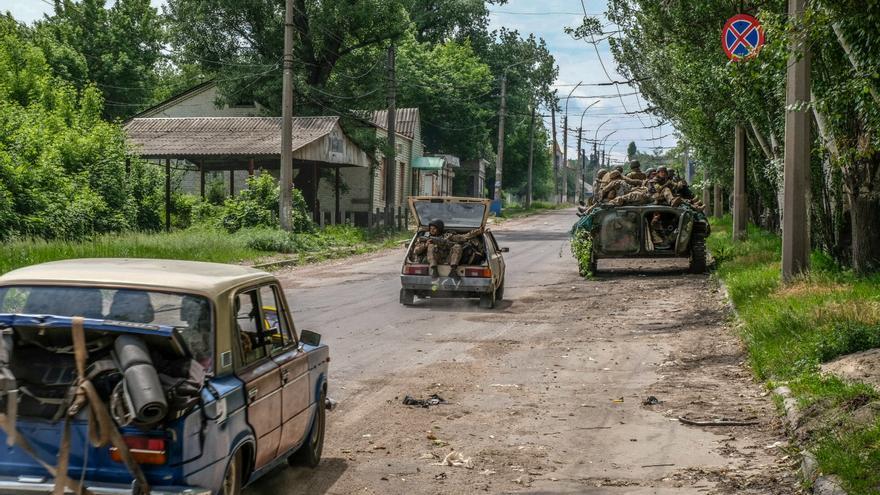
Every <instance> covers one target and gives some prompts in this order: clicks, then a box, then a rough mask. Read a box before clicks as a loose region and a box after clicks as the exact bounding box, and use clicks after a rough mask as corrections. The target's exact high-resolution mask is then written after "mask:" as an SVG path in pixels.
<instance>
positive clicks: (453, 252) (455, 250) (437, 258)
mask: <svg viewBox="0 0 880 495" xmlns="http://www.w3.org/2000/svg"><path fill="white" fill-rule="evenodd" d="M482 233H483V229H474V230H472V231H470V232H467V233H465V234H456V233H454V232H444V233H442V234H440V236H439V237H440V238H441V239H443V240H444V241H446V242H443V241H434V242H431V243H428V242H427V239H426V238H422V239H425V241H421V239H420V242H418V243H417V244H416V246H415V247H414V248H413V255H415V256H416V257H418V256H421V255H422V254H427V257H428V264H429V265H431V266H432V267H435V266H437V265H442V264H445V263H443V261H445V260H448V261H449V263H448V264H450V265H458V262H459V261H461V254H462V252H463V251H464V244H463V243H465V242H468V241H470V240H471V239H474V238H476V237H478V236H479V235H480V234H482Z"/></svg>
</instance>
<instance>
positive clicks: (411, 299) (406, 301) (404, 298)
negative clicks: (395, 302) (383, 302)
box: [400, 289, 416, 306]
mask: <svg viewBox="0 0 880 495" xmlns="http://www.w3.org/2000/svg"><path fill="white" fill-rule="evenodd" d="M415 301H416V295H415V293H414V292H413V291H411V290H409V289H400V304H403V305H404V306H412V305H413V304H415Z"/></svg>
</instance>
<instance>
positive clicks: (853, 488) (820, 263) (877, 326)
mask: <svg viewBox="0 0 880 495" xmlns="http://www.w3.org/2000/svg"><path fill="white" fill-rule="evenodd" d="M712 231H713V233H712V235H711V236H710V238H709V239H708V246H709V248H710V250H711V251H712V253H713V255H714V256H715V259H716V261H717V263H718V268H717V272H716V274H717V276H718V277H719V278H720V279H721V280H723V281H724V283H725V285H726V286H727V289H728V292H729V294H730V298H731V300H732V302H733V304H734V305H735V306H736V308H737V311H738V313H739V316H740V318H741V319H742V323H743V325H742V326H741V328H742V337H743V340H744V341H745V344H746V346H747V348H748V351H749V356H750V361H751V364H752V368H753V370H754V372H755V373H756V374H757V376H758V377H759V378H761V379H763V380H766V381H769V382H783V381H784V382H787V383H788V385H789V387H790V388H791V390H792V392H793V393H794V395H795V396H796V397H797V399H798V401H799V403H800V405H801V409H802V410H803V411H805V418H804V421H803V427H802V428H801V429H799V430H803V431H799V432H798V436H800V437H802V438H805V439H806V441H807V444H808V447H809V448H810V449H811V450H813V451H814V452H815V453H816V457H817V459H818V461H819V464H820V468H821V470H822V472H823V473H825V474H836V475H838V476H839V477H840V478H841V479H842V480H843V483H844V484H845V486H846V488H847V490H848V491H849V492H850V493H851V494H853V495H855V494H869V493H871V494H876V493H878V492H880V394H878V391H877V390H875V389H874V388H872V387H871V386H869V385H865V384H861V383H857V382H845V381H843V380H841V379H839V378H836V377H831V376H827V375H823V374H821V373H820V365H821V364H822V363H825V362H828V361H831V360H833V359H834V358H837V357H839V356H842V355H845V354H850V353H853V352H858V351H863V350H867V349H872V348H876V347H880V278H878V277H871V278H859V277H856V276H855V275H853V274H852V273H851V272H849V271H846V270H842V269H840V268H839V267H837V266H836V265H835V264H834V263H833V262H832V261H831V260H830V259H829V258H828V257H826V256H824V255H823V254H821V253H814V254H813V255H812V266H813V269H812V271H811V272H810V274H809V275H806V276H805V277H803V278H802V279H800V280H797V281H795V282H793V283H791V284H787V285H783V284H782V283H781V280H780V273H781V240H780V238H779V237H778V236H776V235H774V234H771V233H767V232H764V231H761V230H758V229H756V228H750V230H749V233H748V240H746V241H743V242H737V243H734V242H733V241H732V240H731V223H730V218H729V217H728V218H725V219H723V220H720V221H715V222H713V225H712Z"/></svg>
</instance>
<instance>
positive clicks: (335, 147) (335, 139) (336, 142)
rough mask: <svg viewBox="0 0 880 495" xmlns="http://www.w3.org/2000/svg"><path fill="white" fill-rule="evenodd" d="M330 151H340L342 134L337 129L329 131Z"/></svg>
mask: <svg viewBox="0 0 880 495" xmlns="http://www.w3.org/2000/svg"><path fill="white" fill-rule="evenodd" d="M330 153H342V136H341V135H340V133H339V132H337V131H333V132H331V133H330Z"/></svg>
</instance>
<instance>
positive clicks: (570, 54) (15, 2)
mask: <svg viewBox="0 0 880 495" xmlns="http://www.w3.org/2000/svg"><path fill="white" fill-rule="evenodd" d="M111 1H112V0H111ZM152 3H153V5H156V6H159V5H162V4H163V3H165V2H164V1H163V0H152ZM51 4H52V2H51V1H50V0H0V11H10V12H12V15H13V16H15V18H16V19H19V20H21V21H23V22H27V23H30V22H32V21H34V20H37V19H39V18H41V17H42V16H43V14H45V13H47V12H50V11H51V10H52V6H51ZM584 4H585V5H586V9H587V13H588V14H590V15H599V16H600V19H601V20H602V22H603V24H608V21H607V19H605V17H604V16H603V15H602V14H604V12H605V10H606V3H605V0H585V1H584ZM492 11H493V13H492V16H491V27H492V28H500V27H502V26H503V27H506V28H508V29H516V30H518V31H519V32H520V33H521V34H523V35H527V34H528V33H535V35H536V36H539V37H541V38H544V40H546V42H547V46H548V47H549V49H550V51H551V53H553V56H554V57H556V62H557V64H558V65H559V79H558V81H557V89H558V90H559V95H560V97H563V98H564V97H565V96H567V95H568V93H569V91H571V90H572V89H573V88H574V85H575V84H577V83H578V82H579V81H583V82H584V86H581V87H579V88H577V89H576V90H575V91H574V93H573V95H574V96H582V97H586V96H593V95H616V94H617V92H616V91H615V90H614V87H613V86H586V85H587V84H596V83H605V82H608V80H609V78H608V76H606V74H605V70H607V71H608V74H609V75H610V76H611V78H613V79H615V80H621V79H622V77H621V76H620V75H619V74H618V73H617V65H616V64H615V63H614V57H612V55H611V52H610V50H609V47H608V43H607V42H601V43H600V44H599V46H598V48H599V50H598V51H599V56H597V54H596V50H595V49H594V48H593V46H592V45H590V44H588V43H585V42H583V41H577V40H574V39H572V38H571V37H570V36H569V35H567V34H565V31H564V29H565V27H566V26H572V27H576V26H578V25H580V23H581V19H582V18H583V10H582V8H581V2H580V0H510V1H509V2H508V3H507V4H506V5H503V6H500V7H493V8H492ZM609 29H614V28H613V26H609ZM600 57H601V60H602V63H604V66H605V70H603V68H602V63H600ZM618 88H619V89H620V93H621V94H624V95H626V94H628V93H633V92H634V91H635V90H634V89H633V88H631V87H629V86H624V85H619V86H618ZM595 101H597V99H586V98H573V99H571V100H569V104H568V115H569V127H571V128H576V127H578V126H579V125H580V122H581V115H582V114H583V111H584V109H585V108H586V106H587V105H589V104H591V103H593V102H595ZM645 105H646V103H645V101H644V99H642V98H641V97H639V96H638V95H630V96H623V97H622V98H618V97H614V98H601V99H598V103H596V104H595V105H594V106H593V107H592V108H590V109H589V110H587V112H586V114H585V115H584V118H583V127H584V129H586V131H585V133H584V134H585V137H588V138H590V139H592V138H593V136H595V135H597V134H596V130H597V128H598V127H599V126H600V125H602V124H603V122H605V121H606V120H608V119H611V120H610V121H609V122H607V123H605V124H604V125H602V127H601V129H600V130H599V133H598V137H599V138H600V139H601V138H602V137H604V136H605V135H606V134H608V133H609V132H611V131H616V132H615V134H613V135H611V136H610V137H608V140H607V148H610V147H611V146H612V145H614V143H615V142H617V143H618V144H617V145H616V146H615V147H614V149H613V152H612V155H611V156H612V158H613V159H614V160H622V159H623V158H624V156H625V154H626V146H627V145H628V144H629V142H630V141H635V142H636V145H637V146H638V147H639V149H640V150H642V151H649V150H650V149H651V148H652V147H654V146H664V147H667V146H672V145H674V144H675V142H676V139H675V138H674V137H673V136H671V134H672V133H673V129H672V128H671V127H670V126H668V125H665V126H663V127H660V128H655V129H645V126H651V125H655V124H657V123H658V122H657V121H656V120H655V119H654V118H653V117H651V116H648V115H641V116H636V115H623V112H624V111H626V110H629V111H635V110H639V109H640V108H644V107H645ZM562 106H563V112H565V100H563V101H562ZM624 107H625V108H626V110H624ZM561 113H562V112H561ZM561 113H560V114H558V115H557V122H556V124H557V129H558V131H557V138H558V139H559V144H560V146H562V116H561ZM545 120H546V123H547V127H550V118H549V117H547V118H546V119H545ZM666 135H670V136H669V137H666V138H664V139H654V138H660V137H661V136H666ZM568 141H569V142H568V148H569V153H568V154H569V156H570V157H571V156H575V139H573V137H572V136H571V135H569V140H568Z"/></svg>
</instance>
